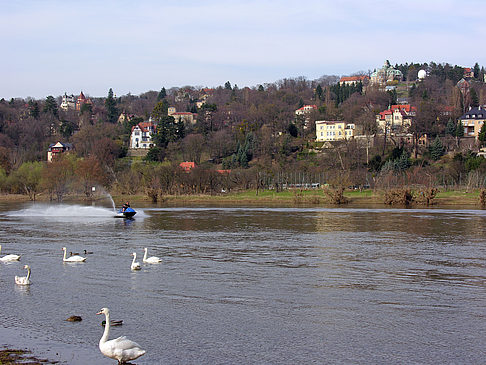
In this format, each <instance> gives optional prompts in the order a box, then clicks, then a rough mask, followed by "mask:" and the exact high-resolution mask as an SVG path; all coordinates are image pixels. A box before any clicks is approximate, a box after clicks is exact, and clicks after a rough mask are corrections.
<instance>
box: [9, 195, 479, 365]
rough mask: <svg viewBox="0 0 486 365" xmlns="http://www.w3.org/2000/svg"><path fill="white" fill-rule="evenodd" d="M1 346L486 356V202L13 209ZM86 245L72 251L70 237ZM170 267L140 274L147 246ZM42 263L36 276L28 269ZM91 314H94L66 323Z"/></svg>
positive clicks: (290, 360) (311, 358)
mask: <svg viewBox="0 0 486 365" xmlns="http://www.w3.org/2000/svg"><path fill="white" fill-rule="evenodd" d="M0 208H1V212H2V213H1V214H0V243H1V244H2V248H3V251H2V253H1V256H3V255H4V254H8V253H16V254H20V255H22V259H21V261H20V262H15V263H10V264H5V263H0V292H1V300H0V304H1V306H0V345H8V346H11V347H21V348H29V349H32V350H34V352H35V353H36V354H39V355H40V356H41V357H42V356H44V357H48V358H50V359H51V360H59V361H61V363H65V364H75V365H76V364H95V365H96V364H114V363H115V361H114V360H110V359H108V358H105V357H103V355H101V353H100V352H99V350H98V341H99V339H100V337H101V335H102V332H103V327H102V326H101V320H103V319H104V318H101V317H100V316H96V315H95V314H96V312H98V311H99V310H100V309H101V308H102V307H109V308H110V311H111V314H112V319H121V320H123V321H124V322H123V326H119V327H113V328H112V330H111V335H110V338H114V337H118V336H121V335H126V336H127V337H129V338H130V339H132V340H134V341H136V342H138V343H139V344H140V345H141V346H142V347H143V348H144V349H146V351H147V353H146V354H145V355H144V356H143V357H141V358H139V359H137V360H135V361H134V363H136V364H309V363H316V364H370V363H372V364H405V363H406V364H437V363H442V364H484V363H485V362H486V360H485V358H486V354H485V348H486V325H485V323H486V318H485V315H486V309H485V304H486V239H485V235H484V227H486V211H483V210H443V209H360V208H320V207H312V208H285V207H281V208H280V207H272V208H260V207H241V208H231V207H150V206H146V207H142V208H137V207H136V208H135V209H136V210H137V211H138V213H137V215H136V219H134V220H123V219H114V218H113V210H112V209H111V208H110V207H108V206H106V207H103V206H97V207H96V206H80V205H68V204H65V205H43V204H35V205H32V204H18V203H16V204H11V203H10V204H7V203H2V204H0ZM64 246H65V247H67V251H68V252H69V251H73V252H78V253H80V254H83V250H88V251H91V252H93V253H92V254H88V255H86V257H87V260H86V262H85V263H76V264H69V263H63V262H62V250H61V248H62V247H64ZM144 247H148V249H149V256H152V255H153V256H159V257H161V258H162V259H163V262H162V263H161V264H155V265H148V264H143V265H142V270H141V271H137V272H132V271H131V270H130V263H131V260H132V256H131V253H132V252H136V253H137V255H138V256H137V258H138V261H140V262H141V256H142V254H143V248H144ZM24 264H29V265H30V266H31V267H32V276H31V280H32V282H33V283H32V285H31V286H30V287H28V288H22V287H19V286H17V285H16V284H15V283H14V276H15V275H25V270H23V265H24ZM71 315H79V316H81V317H82V318H83V320H82V321H81V322H77V323H72V322H66V321H65V319H66V318H67V317H69V316H71Z"/></svg>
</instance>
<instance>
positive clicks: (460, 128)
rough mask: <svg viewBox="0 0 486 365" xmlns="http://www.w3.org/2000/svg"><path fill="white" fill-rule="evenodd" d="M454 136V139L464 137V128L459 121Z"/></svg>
mask: <svg viewBox="0 0 486 365" xmlns="http://www.w3.org/2000/svg"><path fill="white" fill-rule="evenodd" d="M455 136H456V137H464V126H463V125H462V122H461V121H459V122H457V126H456V133H455Z"/></svg>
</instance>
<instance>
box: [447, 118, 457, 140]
mask: <svg viewBox="0 0 486 365" xmlns="http://www.w3.org/2000/svg"><path fill="white" fill-rule="evenodd" d="M446 134H449V135H451V136H455V135H456V125H455V124H454V122H453V121H452V119H451V118H449V120H448V121H447V126H446Z"/></svg>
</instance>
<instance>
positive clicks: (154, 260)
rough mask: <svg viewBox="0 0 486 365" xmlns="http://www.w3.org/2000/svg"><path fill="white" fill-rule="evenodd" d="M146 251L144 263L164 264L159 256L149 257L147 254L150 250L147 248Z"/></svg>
mask: <svg viewBox="0 0 486 365" xmlns="http://www.w3.org/2000/svg"><path fill="white" fill-rule="evenodd" d="M144 250H145V253H144V254H143V260H142V261H143V262H146V263H147V264H158V263H159V262H162V259H161V258H160V257H157V256H151V257H147V252H148V249H147V247H145V248H144Z"/></svg>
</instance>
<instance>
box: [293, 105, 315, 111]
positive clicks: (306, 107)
mask: <svg viewBox="0 0 486 365" xmlns="http://www.w3.org/2000/svg"><path fill="white" fill-rule="evenodd" d="M310 108H312V109H317V105H304V106H303V107H302V108H299V109H297V110H302V111H304V110H306V109H310Z"/></svg>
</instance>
